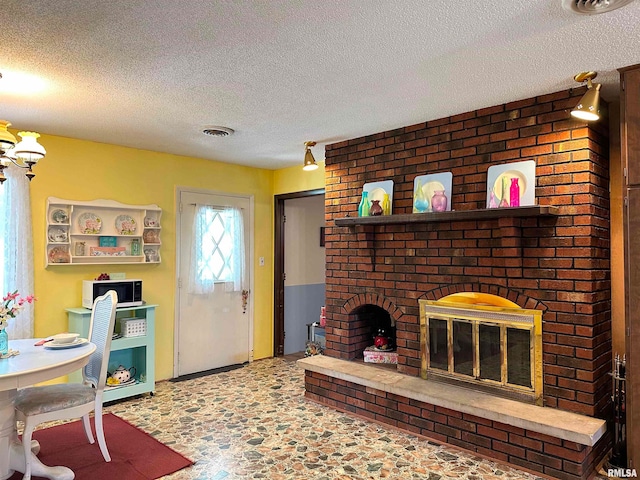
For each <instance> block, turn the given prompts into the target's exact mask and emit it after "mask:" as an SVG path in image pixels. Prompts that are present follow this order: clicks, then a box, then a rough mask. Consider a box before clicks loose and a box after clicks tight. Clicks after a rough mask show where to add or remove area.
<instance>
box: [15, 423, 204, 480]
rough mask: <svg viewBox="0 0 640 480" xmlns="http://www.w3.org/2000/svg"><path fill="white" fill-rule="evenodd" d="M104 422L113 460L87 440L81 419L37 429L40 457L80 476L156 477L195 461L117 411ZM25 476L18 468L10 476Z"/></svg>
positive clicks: (100, 479)
mask: <svg viewBox="0 0 640 480" xmlns="http://www.w3.org/2000/svg"><path fill="white" fill-rule="evenodd" d="M103 422H104V435H105V438H106V440H107V447H108V448H109V453H110V454H111V461H110V462H108V463H107V462H105V461H104V458H102V454H101V453H100V447H99V446H98V442H97V440H96V442H95V443H94V444H93V445H92V444H90V443H88V442H87V438H86V437H85V435H84V429H83V428H82V422H80V421H76V422H72V423H66V424H64V425H57V426H55V427H51V428H45V429H43V430H37V431H35V432H34V433H33V438H34V439H36V440H38V441H39V442H40V453H39V454H38V458H39V459H40V461H41V462H42V463H44V464H45V465H49V466H55V465H64V466H65V467H69V468H70V469H71V470H73V471H74V473H75V474H76V480H152V479H156V478H160V477H162V476H164V475H169V474H170V473H173V472H177V471H178V470H181V469H183V468H185V467H188V466H189V465H192V464H193V462H192V461H191V460H189V459H187V458H186V457H183V456H182V455H180V454H179V453H177V452H176V451H174V450H172V449H171V448H169V447H167V446H166V445H163V444H162V443H160V442H158V441H157V440H156V439H154V438H153V437H151V436H150V435H148V434H147V433H145V432H143V431H142V430H140V429H138V428H136V427H134V426H133V425H131V424H130V423H128V422H127V421H125V420H122V419H121V418H119V417H117V416H116V415H113V414H111V413H109V414H106V415H104V416H103ZM94 432H95V430H94ZM21 478H22V473H18V472H16V473H14V474H13V475H12V476H11V477H10V480H20V479H21ZM33 478H34V479H36V478H41V477H33Z"/></svg>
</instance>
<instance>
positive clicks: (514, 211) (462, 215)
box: [335, 205, 558, 227]
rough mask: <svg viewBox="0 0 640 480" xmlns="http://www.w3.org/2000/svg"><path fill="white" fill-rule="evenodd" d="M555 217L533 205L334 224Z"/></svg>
mask: <svg viewBox="0 0 640 480" xmlns="http://www.w3.org/2000/svg"><path fill="white" fill-rule="evenodd" d="M556 215H558V207H552V206H541V205H534V206H530V207H517V208H487V209H482V210H458V211H452V212H433V213H408V214H402V215H381V216H379V217H344V218H336V220H335V224H336V225H337V226H339V227H352V226H356V225H392V224H398V223H429V222H453V221H464V220H489V219H493V218H510V217H551V216H556Z"/></svg>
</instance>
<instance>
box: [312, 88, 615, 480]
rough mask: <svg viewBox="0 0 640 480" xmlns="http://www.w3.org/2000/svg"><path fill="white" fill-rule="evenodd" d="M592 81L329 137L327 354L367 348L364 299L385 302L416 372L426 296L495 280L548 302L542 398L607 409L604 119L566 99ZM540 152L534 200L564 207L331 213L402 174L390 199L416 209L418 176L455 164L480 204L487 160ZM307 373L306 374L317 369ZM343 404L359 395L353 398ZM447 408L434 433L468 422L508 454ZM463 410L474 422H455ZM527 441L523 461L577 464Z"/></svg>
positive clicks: (526, 299)
mask: <svg viewBox="0 0 640 480" xmlns="http://www.w3.org/2000/svg"><path fill="white" fill-rule="evenodd" d="M582 93H583V90H582V89H578V90H573V91H562V92H558V93H553V94H549V95H544V96H540V97H535V98H530V99H526V100H521V101H517V102H512V103H508V104H505V105H498V106H495V107H490V108H486V109H482V110H477V111H474V112H468V113H463V114H460V115H455V116H452V117H448V118H443V119H439V120H433V121H429V122H426V123H421V124H418V125H412V126H408V127H404V128H399V129H396V130H392V131H388V132H381V133H377V134H373V135H369V136H366V137H361V138H356V139H353V140H348V141H345V142H341V143H338V144H334V145H329V146H327V149H326V155H325V157H326V167H325V170H326V193H325V198H326V203H325V205H326V209H325V214H326V224H327V232H326V268H327V278H326V297H327V299H326V302H327V303H326V315H327V329H326V339H327V348H326V355H329V356H332V357H336V358H340V359H346V360H352V359H355V358H358V357H362V352H361V338H360V339H359V337H361V336H362V325H360V324H359V323H358V322H357V321H356V317H357V315H356V313H357V311H358V309H359V308H361V307H363V306H365V305H375V306H378V307H381V308H383V309H384V310H386V311H387V312H388V313H389V314H390V315H391V317H392V319H393V321H394V323H395V328H396V342H397V353H398V366H397V371H398V372H399V373H402V374H406V375H409V376H418V375H419V373H420V331H419V308H418V299H420V298H425V299H432V300H438V299H440V298H442V297H444V296H446V295H449V294H451V293H458V292H463V291H476V292H485V293H492V294H495V295H499V296H502V297H505V298H508V299H510V300H512V301H513V302H515V303H517V304H518V305H519V306H520V307H523V308H535V309H539V310H542V311H543V317H542V318H543V363H544V372H543V373H544V387H543V388H544V405H545V406H546V407H552V408H559V409H563V410H567V411H570V412H575V413H578V414H584V415H588V416H594V417H599V418H607V417H608V412H609V406H610V400H609V397H610V393H611V390H610V387H611V383H610V377H609V375H608V372H609V371H610V369H611V315H610V313H611V312H610V310H611V307H610V296H611V292H610V267H609V193H608V181H609V170H608V169H609V163H608V148H609V147H608V132H607V130H606V122H603V121H601V122H598V123H594V124H586V123H582V122H576V121H574V120H572V119H570V116H569V109H570V108H571V107H573V106H574V105H575V103H576V102H577V100H578V97H579V96H580V95H581V94H582ZM531 159H533V160H535V162H536V198H537V203H538V204H539V205H549V206H555V207H558V213H559V215H558V216H555V217H543V216H539V217H530V218H528V217H522V218H497V219H480V218H479V219H472V220H468V219H467V220H455V219H454V220H451V221H445V222H438V223H410V224H392V225H378V226H373V225H366V226H362V225H361V226H356V227H338V226H335V225H334V221H335V220H336V219H339V218H343V217H345V216H350V217H356V216H357V207H358V203H359V201H360V195H361V192H362V186H363V184H364V183H366V182H372V181H380V180H389V179H391V180H393V181H394V199H393V212H392V213H393V214H408V213H411V211H412V203H413V180H414V178H415V177H416V176H417V175H423V174H428V173H438V172H445V171H451V172H452V173H453V189H452V195H451V199H450V201H451V205H452V208H453V209H454V210H456V211H461V210H475V209H483V208H484V207H485V198H486V181H487V178H486V177H487V175H486V173H487V169H488V168H489V167H490V166H492V165H499V164H503V163H509V162H514V161H521V160H531ZM358 342H360V343H358ZM307 378H308V380H307V381H308V382H309V379H314V378H315V377H313V376H309V375H308V376H307ZM316 380H317V378H316ZM308 387H312V385H311V384H309V383H308ZM345 388H346V387H345ZM349 388H354V389H355V390H357V387H355V386H350V387H349ZM355 390H354V392H353V396H354V397H355V396H356V394H357V393H356V391H355ZM313 395H314V399H316V400H319V401H321V400H322V399H321V396H318V395H317V394H313ZM346 395H347V396H349V395H351V394H346ZM372 395H373V394H372ZM376 402H377V400H374V401H373V403H374V404H375V403H376ZM328 403H335V399H331V402H328ZM382 403H383V405H382V406H381V408H384V409H388V408H389V405H387V404H388V403H389V402H386V401H382ZM391 403H395V404H397V405H396V407H393V408H397V409H398V415H404V414H406V412H405V413H403V414H401V413H400V409H401V407H402V406H403V405H406V407H405V408H409V407H411V410H412V412H413V413H415V414H416V415H415V418H417V419H419V418H422V419H423V421H424V422H427V423H428V422H432V421H433V420H432V419H430V418H429V417H430V416H432V415H431V414H429V413H428V412H430V411H431V412H435V413H434V415H435V414H436V413H437V414H438V415H443V412H437V411H436V410H435V409H429V408H428V406H426V407H425V406H413V407H412V406H411V403H410V402H409V403H406V404H405V403H403V401H401V400H400V399H395V398H394V399H393V400H392V402H391ZM334 406H337V407H339V408H345V409H350V408H349V407H348V403H347V402H345V403H344V404H343V405H342V406H341V407H340V405H334ZM387 411H388V410H387ZM445 414H447V415H448V417H450V418H457V419H458V421H456V422H453V423H451V422H448V421H444V422H443V423H442V425H447V429H448V430H447V432H448V433H446V432H440V434H439V435H435V433H434V432H436V433H437V430H433V431H432V435H434V436H435V437H437V438H438V439H440V440H443V441H450V442H451V443H456V442H454V441H452V439H458V441H461V438H462V437H461V435H462V433H461V432H467V433H465V434H464V435H465V437H469V435H470V434H472V435H473V438H478V439H480V440H478V442H475V443H474V442H467V443H466V444H465V445H464V446H465V447H466V448H469V449H471V450H475V451H477V452H481V453H486V454H490V455H492V456H494V457H496V458H499V459H502V460H505V459H506V460H511V459H510V457H509V452H505V451H504V449H505V448H506V447H504V448H503V447H500V446H499V445H498V444H497V443H496V442H501V441H503V440H499V439H496V438H493V437H492V435H490V434H489V432H493V433H496V432H498V431H501V432H502V430H500V428H498V429H496V428H494V426H492V425H489V424H483V422H482V421H481V419H480V420H478V421H475V420H474V421H473V422H471V423H473V425H475V426H474V427H473V428H471V427H469V428H468V429H466V430H465V428H463V427H464V425H467V426H469V425H471V423H464V422H465V419H464V417H463V416H462V414H458V413H456V412H449V413H447V412H445ZM390 418H394V416H393V415H392V416H391V417H390ZM443 418H444V417H443ZM461 422H462V423H463V424H464V425H462V426H461V425H458V424H460V423H461ZM480 426H482V428H480ZM422 433H424V432H422ZM508 433H513V434H514V435H520V436H521V437H522V438H523V439H525V440H526V439H528V438H530V437H529V436H528V434H523V432H507V433H504V432H503V433H501V435H502V436H503V437H504V436H507V435H508ZM444 437H447V438H444ZM482 438H484V440H482ZM514 438H515V437H514ZM534 440H535V442H534ZM539 442H542V444H541V446H540V445H539ZM558 442H560V444H558ZM602 442H605V443H608V442H609V435H605V437H604V438H603V439H602V440H601V442H600V444H598V445H597V446H596V447H594V448H593V450H590V453H588V454H587V453H583V454H584V455H586V456H588V457H589V459H588V462H587V463H588V464H589V465H584V460H586V458H587V457H586V456H585V457H584V458H582V459H578V460H577V461H578V463H580V464H581V465H582V467H581V469H580V470H581V471H580V474H579V475H585V472H586V473H589V472H588V471H587V470H588V469H589V468H592V466H593V464H594V463H595V461H597V460H598V458H599V457H601V456H602V453H603V452H604V451H605V450H606V448H604V447H603V443H602ZM521 443H525V444H523V445H517V446H512V447H509V448H511V449H514V448H518V449H524V450H527V448H528V447H527V444H526V443H527V442H524V441H523V442H521ZM529 443H530V444H531V445H532V447H533V446H534V445H533V443H535V447H536V448H535V449H533V450H532V452H533V451H534V450H536V453H535V454H534V453H531V454H528V453H527V451H525V452H524V457H523V458H525V459H527V462H529V463H528V464H527V465H522V466H526V467H527V468H531V469H533V470H537V471H540V472H546V471H548V470H549V472H548V473H549V474H552V475H555V476H566V477H567V478H577V475H578V474H577V471H576V469H575V468H574V469H573V471H570V470H571V468H568V469H564V468H563V467H562V464H561V463H560V464H558V462H554V463H553V465H552V466H550V465H548V463H549V462H550V461H551V460H549V458H548V457H547V456H546V454H547V452H548V453H549V454H551V450H553V448H554V447H555V448H556V449H557V448H562V449H564V448H565V447H563V444H562V440H558V439H555V440H552V439H546V440H545V439H531V441H530V442H529ZM605 446H606V445H605ZM538 447H540V448H538ZM576 449H578V450H579V448H578V447H575V448H573V450H576ZM569 450H572V449H571V448H569ZM563 451H564V450H563ZM596 453H597V455H596ZM583 454H580V455H583ZM538 455H539V456H538ZM572 455H574V454H572ZM575 455H577V454H575ZM575 455H574V456H575ZM595 457H598V458H595ZM514 463H515V462H514ZM550 470H553V472H551V471H550Z"/></svg>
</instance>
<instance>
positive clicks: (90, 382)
mask: <svg viewBox="0 0 640 480" xmlns="http://www.w3.org/2000/svg"><path fill="white" fill-rule="evenodd" d="M117 303H118V296H117V294H116V292H115V291H113V290H110V291H108V292H107V293H106V294H104V295H103V296H101V297H98V298H96V300H95V301H94V303H93V310H92V312H91V321H90V325H89V341H91V342H92V343H94V344H95V345H96V347H97V348H96V350H95V351H94V352H93V353H92V354H91V356H90V357H89V363H87V365H86V366H85V367H84V368H83V369H82V378H83V383H64V384H58V385H44V386H39V387H28V388H24V389H22V390H18V394H17V396H16V399H15V410H16V418H17V420H18V421H22V422H24V432H23V434H22V445H23V447H24V457H25V462H26V464H25V470H24V476H23V477H22V478H23V479H30V478H31V436H32V434H33V430H34V428H35V427H36V426H37V425H39V424H41V423H43V422H50V421H52V420H65V419H70V418H78V417H82V423H83V426H84V432H85V434H86V436H87V440H88V441H89V443H94V438H93V433H92V432H91V424H90V423H89V414H90V413H91V412H92V411H93V412H95V413H94V419H95V426H96V436H97V437H98V445H99V446H100V451H101V452H102V456H103V457H104V460H105V461H106V462H110V461H111V456H110V455H109V450H107V443H106V441H105V439H104V429H103V426H102V394H103V391H104V387H105V383H106V380H107V367H108V363H109V353H110V348H111V337H112V334H113V327H114V324H115V318H116V304H117Z"/></svg>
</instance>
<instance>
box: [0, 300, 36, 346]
mask: <svg viewBox="0 0 640 480" xmlns="http://www.w3.org/2000/svg"><path fill="white" fill-rule="evenodd" d="M35 299H36V298H35V297H34V296H33V295H27V296H26V297H22V296H20V294H19V293H18V291H17V290H16V291H15V292H13V293H7V294H6V295H5V296H4V297H3V298H2V304H0V355H6V354H7V353H9V336H8V335H7V325H8V323H9V319H11V318H15V317H16V316H17V315H18V313H20V311H21V310H22V309H23V308H24V307H25V306H26V304H28V303H33V302H34V301H35Z"/></svg>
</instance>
